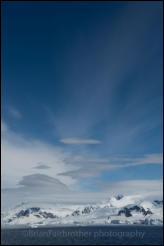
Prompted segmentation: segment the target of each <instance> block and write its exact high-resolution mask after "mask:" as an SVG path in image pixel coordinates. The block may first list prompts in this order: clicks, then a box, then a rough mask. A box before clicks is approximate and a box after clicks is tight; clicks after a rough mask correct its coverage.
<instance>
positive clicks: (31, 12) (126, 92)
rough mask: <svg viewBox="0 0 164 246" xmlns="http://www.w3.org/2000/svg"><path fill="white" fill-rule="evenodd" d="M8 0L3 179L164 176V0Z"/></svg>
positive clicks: (83, 186) (90, 186) (80, 181)
mask: <svg viewBox="0 0 164 246" xmlns="http://www.w3.org/2000/svg"><path fill="white" fill-rule="evenodd" d="M2 4H3V6H2V124H3V129H4V139H5V140H4V142H5V143H4V146H5V147H4V149H5V150H4V151H5V154H6V155H8V156H10V157H11V158H9V157H8V158H7V157H6V158H4V165H6V167H5V168H4V187H12V186H14V185H17V184H18V183H19V182H20V180H21V178H22V177H24V176H28V175H32V174H33V173H38V172H39V173H40V172H41V173H42V174H45V175H49V176H51V177H54V178H58V179H59V180H60V181H62V182H64V183H65V184H67V185H68V186H70V187H76V188H77V187H78V188H79V189H80V190H95V187H94V184H95V183H98V184H103V183H108V182H113V181H122V180H158V179H161V178H162V165H161V164H162V149H163V143H162V135H163V134H162V126H163V115H162V110H163V108H162V100H163V94H162V87H163V85H162V58H163V57H162V34H163V33H162V17H163V12H162V2H131V3H130V2H94V3H92V2H91V3H90V2H72V3H71V2H67V3H64V2H62V3H59V2H21V3H18V2H12V3H10V2H7V3H4V2H3V3H2ZM5 134H6V135H5ZM27 146H28V147H27ZM23 147H24V149H23ZM35 148H36V151H35V153H38V155H35V153H33V150H35ZM39 148H40V149H39ZM39 150H40V151H42V154H41V155H40V156H39V153H40V152H39ZM21 151H22V152H21ZM30 151H31V152H30ZM45 151H47V153H49V157H47V155H46V154H45V156H44V153H45ZM20 153H22V155H21V154H20ZM54 153H55V157H54ZM13 156H17V158H16V159H14V160H12V158H14V157H13ZM50 156H52V158H51V157H50ZM56 156H57V159H53V158H56ZM25 157H26V158H27V159H28V157H29V159H28V163H26V164H24V162H26V161H25V160H24V158H25ZM46 158H47V159H46ZM48 158H50V160H49V159H48ZM68 158H69V161H68ZM5 162H6V163H7V164H5ZM11 162H12V164H11ZM18 163H19V164H18ZM38 163H41V164H42V165H43V164H44V165H45V168H43V166H42V167H38V168H37V169H36V170H35V168H34V166H36V165H40V164H38ZM124 164H125V165H127V164H129V165H128V166H124V167H122V166H121V167H117V168H115V167H113V166H112V167H110V165H124ZM103 165H104V166H103ZM11 166H12V168H15V169H16V170H17V172H15V174H12V173H10V172H9V171H8V170H9V169H10V167H11ZM25 166H26V167H25ZM46 166H47V168H46ZM28 167H29V168H28Z"/></svg>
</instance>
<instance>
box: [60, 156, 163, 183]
mask: <svg viewBox="0 0 164 246" xmlns="http://www.w3.org/2000/svg"><path fill="white" fill-rule="evenodd" d="M112 159H113V160H115V161H116V160H117V163H113V164H112V162H110V163H108V164H106V163H105V164H103V163H99V164H98V163H94V162H93V163H91V162H83V163H81V162H79V163H78V161H77V164H78V165H80V164H83V165H81V166H80V167H79V169H78V170H72V171H68V172H64V173H59V174H58V175H59V176H70V177H72V178H73V179H80V178H93V177H97V176H99V175H100V174H101V172H102V171H104V170H106V171H110V170H114V169H119V168H127V167H135V166H141V165H151V164H154V165H162V164H163V154H147V155H144V157H142V158H123V157H122V158H121V157H120V158H118V157H116V158H115V159H114V158H112ZM124 161H126V162H128V163H123V164H122V163H121V162H124ZM78 165H77V166H78Z"/></svg>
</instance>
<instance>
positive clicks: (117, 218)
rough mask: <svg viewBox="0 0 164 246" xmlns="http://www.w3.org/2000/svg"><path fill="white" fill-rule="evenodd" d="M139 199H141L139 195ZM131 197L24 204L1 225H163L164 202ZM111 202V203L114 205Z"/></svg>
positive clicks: (3, 220)
mask: <svg viewBox="0 0 164 246" xmlns="http://www.w3.org/2000/svg"><path fill="white" fill-rule="evenodd" d="M137 199H138V198H137ZM137 199H136V197H134V198H133V197H132V196H124V197H123V196H122V195H118V196H117V197H112V198H110V199H109V200H107V201H103V202H100V203H97V204H94V205H87V206H85V205H72V204H67V205H66V204H65V205H62V204H61V205H57V204H54V205H52V204H51V205H50V206H49V207H38V206H36V207H35V206H31V207H30V206H29V204H28V203H27V204H21V205H19V206H16V207H15V209H13V210H10V211H9V213H7V214H3V218H2V224H5V225H12V226H15V225H28V226H31V227H33V226H34V227H37V226H40V225H58V224H60V225H61V224H63V225H66V224H69V225H90V224H99V225H100V224H101V225H107V224H145V225H162V223H163V216H162V210H163V209H162V208H163V207H162V205H163V201H160V200H154V201H147V200H142V199H139V200H137ZM111 205H112V206H111Z"/></svg>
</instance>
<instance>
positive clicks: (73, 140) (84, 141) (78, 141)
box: [60, 138, 101, 144]
mask: <svg viewBox="0 0 164 246" xmlns="http://www.w3.org/2000/svg"><path fill="white" fill-rule="evenodd" d="M60 142H61V143H64V144H100V143H101V141H99V140H96V139H80V138H63V139H60Z"/></svg>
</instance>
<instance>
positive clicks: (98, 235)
mask: <svg viewBox="0 0 164 246" xmlns="http://www.w3.org/2000/svg"><path fill="white" fill-rule="evenodd" d="M1 236H2V242H1V244H2V245H30V244H32V245H162V244H163V236H162V227H161V226H93V227H91V226H89V227H78V226H77V227H55V228H33V229H2V231H1Z"/></svg>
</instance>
